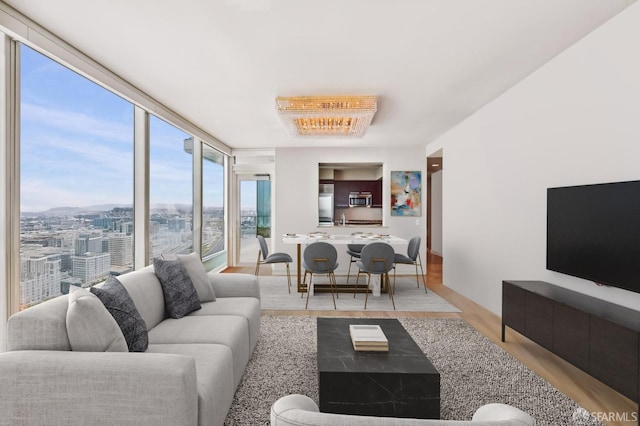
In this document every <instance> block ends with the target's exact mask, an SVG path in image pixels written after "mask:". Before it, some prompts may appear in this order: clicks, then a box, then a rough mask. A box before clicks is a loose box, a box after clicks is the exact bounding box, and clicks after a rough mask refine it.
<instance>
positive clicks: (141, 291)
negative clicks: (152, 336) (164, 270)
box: [118, 265, 167, 330]
mask: <svg viewBox="0 0 640 426" xmlns="http://www.w3.org/2000/svg"><path fill="white" fill-rule="evenodd" d="M118 281H120V282H121V283H122V285H123V286H124V288H126V289H127V292H128V293H129V296H131V300H133V303H134V304H135V305H136V308H138V312H140V316H141V317H142V319H143V320H144V322H145V324H146V326H147V330H151V329H152V328H153V327H155V326H156V325H158V324H159V323H161V322H162V321H164V319H165V318H166V317H167V312H166V310H165V309H164V293H163V291H162V284H160V280H159V279H158V277H157V276H156V273H155V271H154V270H153V265H149V266H146V267H144V268H142V269H138V270H137V271H133V272H129V273H127V274H124V275H119V276H118Z"/></svg>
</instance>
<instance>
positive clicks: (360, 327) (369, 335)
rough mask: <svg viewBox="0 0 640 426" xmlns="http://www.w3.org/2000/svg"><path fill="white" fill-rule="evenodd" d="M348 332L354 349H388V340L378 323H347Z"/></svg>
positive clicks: (383, 350) (384, 350)
mask: <svg viewBox="0 0 640 426" xmlns="http://www.w3.org/2000/svg"><path fill="white" fill-rule="evenodd" d="M349 334H350V335H351V342H352V343H353V349H355V350H356V351H382V352H386V351H388V350H389V341H388V340H387V337H386V336H385V335H384V332H383V331H382V328H380V326H379V325H374V324H371V325H370V324H349Z"/></svg>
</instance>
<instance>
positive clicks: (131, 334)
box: [91, 275, 148, 352]
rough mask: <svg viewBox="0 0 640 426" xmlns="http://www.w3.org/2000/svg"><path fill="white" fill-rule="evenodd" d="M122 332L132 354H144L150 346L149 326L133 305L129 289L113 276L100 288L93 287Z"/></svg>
mask: <svg viewBox="0 0 640 426" xmlns="http://www.w3.org/2000/svg"><path fill="white" fill-rule="evenodd" d="M91 292H92V293H93V294H95V295H96V296H98V298H99V299H100V300H101V301H102V303H103V304H104V306H106V308H107V310H108V311H109V313H110V314H111V315H112V316H113V318H114V319H115V320H116V322H117V323H118V325H119V326H120V330H122V334H123V335H124V338H125V340H126V341H127V347H128V348H129V351H131V352H144V351H145V350H146V349H147V346H148V337H147V326H146V324H145V322H144V320H143V319H142V317H141V316H140V313H139V312H138V309H137V308H136V305H134V304H133V300H131V296H129V293H128V292H127V289H126V288H124V286H123V285H122V284H121V283H120V281H118V279H117V278H116V277H114V276H113V275H109V277H108V278H107V281H106V282H105V283H104V285H103V286H102V287H100V288H97V287H91Z"/></svg>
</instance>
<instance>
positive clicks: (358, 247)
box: [347, 244, 364, 284]
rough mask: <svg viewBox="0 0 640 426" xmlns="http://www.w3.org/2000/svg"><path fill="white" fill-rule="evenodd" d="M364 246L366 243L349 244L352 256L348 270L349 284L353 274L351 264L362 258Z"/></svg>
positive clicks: (348, 251)
mask: <svg viewBox="0 0 640 426" xmlns="http://www.w3.org/2000/svg"><path fill="white" fill-rule="evenodd" d="M362 247H364V244H347V254H348V255H349V256H351V257H350V258H349V270H348V271H347V284H349V277H350V276H351V264H352V263H356V262H357V261H358V259H360V252H362Z"/></svg>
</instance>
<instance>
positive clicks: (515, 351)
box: [224, 255, 638, 426]
mask: <svg viewBox="0 0 640 426" xmlns="http://www.w3.org/2000/svg"><path fill="white" fill-rule="evenodd" d="M224 272H243V273H250V274H252V273H253V272H254V267H236V268H227V269H226V270H225V271H224ZM260 274H262V275H269V274H270V269H269V268H268V267H266V266H263V267H262V268H261V270H260ZM426 278H427V287H428V288H429V289H430V290H431V291H433V292H435V293H437V294H438V295H439V296H441V297H442V298H443V299H445V300H446V301H448V302H449V303H451V304H452V305H454V306H456V307H457V308H458V309H460V311H461V312H460V313H452V312H445V313H439V312H394V311H377V312H357V313H356V312H354V313H352V314H351V315H353V316H358V317H362V316H366V317H383V318H384V317H389V318H400V317H438V318H445V317H452V318H462V319H464V320H465V321H467V322H468V323H469V324H470V325H471V326H473V327H474V328H475V329H476V330H478V331H479V332H480V333H482V334H484V335H485V336H486V337H487V338H489V339H490V340H491V341H493V342H494V343H495V344H497V345H498V346H500V347H502V348H503V349H504V350H506V351H507V352H509V353H510V354H512V355H513V356H514V357H516V358H517V359H518V360H520V362H522V363H523V364H524V365H526V366H527V367H529V368H530V369H531V370H533V371H535V372H536V373H537V374H538V375H540V376H541V377H543V378H544V379H545V380H547V381H548V382H549V383H551V384H552V385H553V386H555V387H556V388H558V389H559V390H560V391H561V392H563V393H564V394H565V395H567V396H568V397H569V398H571V399H573V400H574V401H576V402H577V403H578V404H580V405H581V406H583V407H584V408H585V409H587V410H588V411H589V412H591V413H594V415H596V416H598V417H599V418H600V419H601V420H602V421H603V423H605V424H606V425H612V426H613V425H631V424H638V404H636V403H635V402H633V401H631V400H630V399H628V398H626V397H624V396H623V395H621V394H620V393H618V392H616V391H615V390H613V389H611V388H610V387H608V386H606V385H604V384H603V383H601V382H600V381H598V380H596V379H594V378H593V377H591V376H589V375H588V374H587V373H585V372H583V371H582V370H580V369H578V368H576V367H574V366H573V365H571V364H569V363H568V362H566V361H564V360H563V359H562V358H560V357H558V356H556V355H554V354H553V353H551V352H549V351H548V350H546V349H545V348H543V347H542V346H540V345H538V344H537V343H534V342H532V341H531V340H529V339H527V338H526V337H524V336H521V335H520V334H518V333H517V332H515V331H513V330H511V329H509V328H507V334H506V342H505V343H502V342H501V341H500V337H501V336H500V330H501V319H500V317H498V316H497V315H495V314H494V313H493V312H491V311H489V310H487V309H485V308H483V307H482V306H480V305H478V304H477V303H474V302H473V301H471V300H469V299H467V298H466V297H464V296H462V295H460V294H458V293H456V292H455V291H453V290H451V289H449V288H448V287H447V286H445V285H443V284H442V259H441V258H439V257H438V256H434V255H430V256H428V258H427V276H426ZM262 314H263V315H299V316H311V317H317V316H338V315H339V316H349V315H350V313H349V312H345V311H340V312H336V311H312V310H300V311H276V310H264V309H263V310H262ZM532 414H533V416H534V417H535V413H532Z"/></svg>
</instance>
